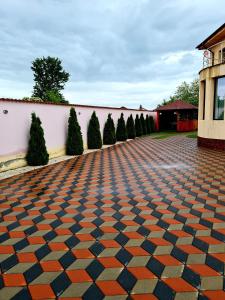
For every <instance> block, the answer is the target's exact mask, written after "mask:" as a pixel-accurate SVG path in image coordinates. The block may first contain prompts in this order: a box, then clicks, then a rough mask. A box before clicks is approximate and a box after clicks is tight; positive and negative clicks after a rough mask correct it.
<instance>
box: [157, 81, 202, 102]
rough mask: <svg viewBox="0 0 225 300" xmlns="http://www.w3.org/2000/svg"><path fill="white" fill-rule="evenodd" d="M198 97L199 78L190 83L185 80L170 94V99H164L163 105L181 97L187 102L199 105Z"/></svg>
mask: <svg viewBox="0 0 225 300" xmlns="http://www.w3.org/2000/svg"><path fill="white" fill-rule="evenodd" d="M198 98H199V80H198V79H194V80H193V81H192V82H190V83H187V82H186V81H184V82H182V83H181V84H180V85H178V87H177V89H176V91H175V93H174V94H173V95H172V96H170V98H169V100H163V103H162V104H161V105H165V104H168V103H171V102H174V101H176V100H178V99H179V100H183V101H185V102H187V103H191V104H193V105H196V106H198ZM161 105H159V106H161Z"/></svg>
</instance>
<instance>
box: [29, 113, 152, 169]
mask: <svg viewBox="0 0 225 300" xmlns="http://www.w3.org/2000/svg"><path fill="white" fill-rule="evenodd" d="M153 131H154V119H153V117H152V116H148V115H147V116H146V118H144V115H143V113H142V114H141V116H140V118H139V116H138V115H136V118H135V120H134V119H133V116H132V114H131V115H130V116H129V117H128V119H127V122H126V123H125V120H124V116H123V113H121V116H120V118H119V119H118V123H117V128H116V129H115V125H114V121H113V119H112V117H111V114H108V118H107V121H106V123H105V126H104V130H103V144H105V145H113V144H115V143H116V141H126V140H127V139H135V138H136V137H140V136H142V135H146V134H150V133H151V132H153ZM87 144H88V149H101V148H102V137H101V132H100V125H99V121H98V117H97V116H96V113H95V111H94V112H93V114H92V116H91V119H90V122H89V125H88V132H87ZM83 152H84V147H83V138H82V133H81V128H80V125H79V122H78V120H77V115H76V111H75V109H74V108H71V109H70V116H69V120H68V134H67V141H66V154H67V155H81V154H82V153H83ZM26 159H27V163H28V165H30V166H39V165H46V164H47V163H48V160H49V154H48V152H47V148H46V145H45V138H44V131H43V128H42V126H41V121H40V119H39V118H38V117H37V116H36V115H35V113H32V122H31V128H30V139H29V145H28V152H27V156H26Z"/></svg>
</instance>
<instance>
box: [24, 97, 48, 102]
mask: <svg viewBox="0 0 225 300" xmlns="http://www.w3.org/2000/svg"><path fill="white" fill-rule="evenodd" d="M22 101H31V102H32V101H35V102H44V101H43V100H42V99H41V98H39V97H23V99H22Z"/></svg>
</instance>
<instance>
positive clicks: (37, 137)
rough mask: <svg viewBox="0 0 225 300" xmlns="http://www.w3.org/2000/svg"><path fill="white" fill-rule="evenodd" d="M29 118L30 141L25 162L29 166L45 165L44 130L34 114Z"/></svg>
mask: <svg viewBox="0 0 225 300" xmlns="http://www.w3.org/2000/svg"><path fill="white" fill-rule="evenodd" d="M31 117H32V121H31V127H30V139H29V144H28V151H27V155H26V160H27V163H28V165H29V166H41V165H47V164H48V161H49V154H48V152H47V148H46V145H45V138H44V130H43V128H42V126H41V120H40V119H39V118H38V117H37V116H36V114H35V113H32V114H31Z"/></svg>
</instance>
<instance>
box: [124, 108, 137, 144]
mask: <svg viewBox="0 0 225 300" xmlns="http://www.w3.org/2000/svg"><path fill="white" fill-rule="evenodd" d="M126 127H127V137H128V139H135V137H136V131H135V125H134V119H133V116H132V114H131V115H130V116H129V117H128V119H127V125H126Z"/></svg>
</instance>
